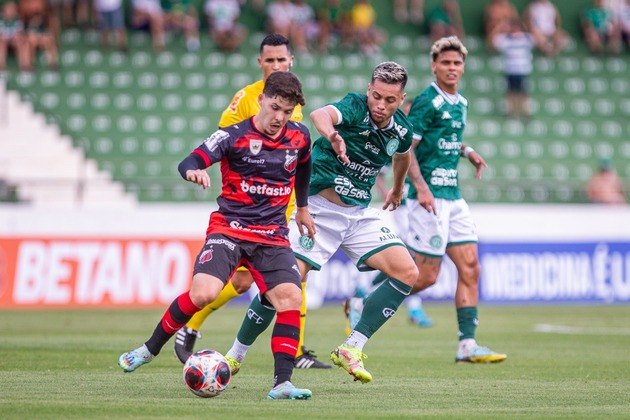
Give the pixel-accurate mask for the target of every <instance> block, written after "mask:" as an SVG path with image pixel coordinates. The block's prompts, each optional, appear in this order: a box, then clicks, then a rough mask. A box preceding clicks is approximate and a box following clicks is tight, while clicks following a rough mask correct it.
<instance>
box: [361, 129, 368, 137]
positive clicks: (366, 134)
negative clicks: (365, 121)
mask: <svg viewBox="0 0 630 420" xmlns="http://www.w3.org/2000/svg"><path fill="white" fill-rule="evenodd" d="M359 135H361V136H369V135H370V130H365V131H361V132H360V133H359Z"/></svg>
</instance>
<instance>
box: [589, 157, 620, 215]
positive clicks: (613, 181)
mask: <svg viewBox="0 0 630 420" xmlns="http://www.w3.org/2000/svg"><path fill="white" fill-rule="evenodd" d="M586 197H587V198H588V201H590V202H591V203H598V204H624V203H625V202H626V193H625V191H624V189H623V183H622V182H621V179H620V178H619V176H618V175H617V172H616V171H615V169H614V167H613V164H612V161H611V160H610V159H607V158H606V159H602V160H601V162H600V164H599V169H598V170H597V172H596V173H595V174H593V176H592V177H591V179H590V180H589V181H588V184H587V185H586Z"/></svg>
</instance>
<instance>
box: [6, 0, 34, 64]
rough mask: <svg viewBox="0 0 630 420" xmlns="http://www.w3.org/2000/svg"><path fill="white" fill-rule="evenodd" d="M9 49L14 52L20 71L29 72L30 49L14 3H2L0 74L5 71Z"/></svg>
mask: <svg viewBox="0 0 630 420" xmlns="http://www.w3.org/2000/svg"><path fill="white" fill-rule="evenodd" d="M10 49H12V50H13V51H14V52H15V55H16V57H17V61H18V66H19V67H20V70H23V71H30V70H31V60H30V47H29V45H28V40H27V37H26V32H25V31H24V23H23V22H22V21H21V20H20V18H19V16H18V7H17V4H16V3H15V2H14V1H8V2H6V3H4V4H3V5H2V13H1V14H0V72H4V71H5V70H6V66H7V55H8V53H9V50H10Z"/></svg>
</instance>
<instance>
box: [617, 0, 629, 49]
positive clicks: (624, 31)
mask: <svg viewBox="0 0 630 420" xmlns="http://www.w3.org/2000/svg"><path fill="white" fill-rule="evenodd" d="M616 17H617V22H618V25H619V32H620V35H621V40H622V41H623V43H624V44H625V45H626V48H628V49H630V0H625V1H624V2H623V3H622V4H621V5H620V6H619V9H617V12H616Z"/></svg>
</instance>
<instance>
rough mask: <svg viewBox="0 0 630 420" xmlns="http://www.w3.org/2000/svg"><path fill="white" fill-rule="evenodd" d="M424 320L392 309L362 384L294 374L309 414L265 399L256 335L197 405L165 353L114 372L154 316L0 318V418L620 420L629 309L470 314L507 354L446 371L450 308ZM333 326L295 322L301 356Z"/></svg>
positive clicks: (216, 320)
mask: <svg viewBox="0 0 630 420" xmlns="http://www.w3.org/2000/svg"><path fill="white" fill-rule="evenodd" d="M428 311H429V313H430V314H431V316H432V317H434V319H435V320H436V326H435V327H434V328H431V329H426V330H423V329H419V328H417V327H414V326H412V325H410V324H409V323H408V322H407V320H406V318H405V316H404V313H403V311H402V310H401V311H400V314H398V315H397V316H396V317H394V318H393V319H392V320H390V322H388V323H387V324H386V325H385V327H383V329H382V330H381V331H379V332H378V333H377V334H376V335H375V336H374V337H373V338H372V340H371V341H370V342H369V343H368V345H367V346H366V348H365V352H366V353H367V354H368V355H369V359H367V360H366V362H365V365H366V368H367V369H368V370H370V372H372V374H373V375H374V381H373V382H372V383H369V384H360V383H355V382H353V381H352V378H351V377H350V376H349V375H348V374H346V373H345V372H344V371H342V370H339V369H336V368H334V369H327V370H312V369H311V370H296V371H295V372H294V375H293V382H294V383H295V384H296V385H297V386H300V387H308V388H309V389H311V390H312V391H313V399H312V400H309V401H269V400H267V399H266V394H267V392H268V390H269V389H270V386H271V381H272V369H273V368H272V357H271V352H270V350H269V331H270V329H269V330H268V331H267V332H266V333H265V335H264V336H263V337H261V338H260V339H259V340H258V342H257V343H256V344H255V345H254V347H253V348H252V349H251V350H250V353H249V355H248V358H247V360H246V362H245V363H244V365H243V367H242V369H241V371H240V372H239V374H238V375H236V376H235V377H234V378H232V382H231V384H230V387H229V389H228V390H227V391H225V392H224V393H223V394H221V395H220V396H218V397H216V398H212V399H202V398H198V397H196V396H194V395H193V394H192V393H190V392H189V391H188V390H186V388H185V386H184V384H183V381H182V379H181V364H180V363H179V362H178V361H177V359H176V358H175V356H174V355H173V352H172V341H171V342H169V343H168V344H167V345H166V347H165V348H164V350H163V351H162V353H161V354H160V356H159V357H158V358H157V359H155V360H154V361H153V362H152V363H151V364H150V365H147V366H143V367H142V368H140V369H139V370H138V371H137V372H134V373H129V374H125V373H123V372H122V371H121V370H120V368H119V367H118V366H117V358H118V356H119V354H120V353H122V352H123V351H125V350H128V349H130V348H133V347H136V346H137V345H139V344H140V343H141V342H142V341H144V340H145V339H146V338H148V335H149V334H150V333H151V331H152V330H153V328H154V326H155V324H156V323H157V321H158V319H159V317H160V316H161V314H162V310H158V309H148V310H120V309H116V310H77V311H61V310H60V311H0V418H3V419H7V418H26V417H31V418H96V417H98V418H106V417H107V418H131V417H133V418H159V417H173V418H202V417H205V418H250V419H251V418H256V419H263V418H304V419H307V418H308V419H311V418H327V419H332V418H359V417H361V418H416V417H421V416H428V417H458V418H463V417H466V418H513V417H525V418H541V417H544V418H559V417H572V418H598V417H601V418H604V417H618V418H621V417H625V418H630V403H629V399H628V396H629V395H630V358H629V357H628V348H630V326H628V320H630V306H628V305H625V306H624V305H613V306H584V305H577V306H489V307H482V308H481V309H480V320H481V325H480V327H479V329H478V332H477V339H478V341H479V342H480V344H482V345H487V346H490V347H491V348H493V349H495V350H497V351H502V352H506V353H507V354H508V359H507V361H505V362H504V363H500V364H495V365H456V364H455V363H454V362H453V360H454V355H455V346H456V331H457V328H456V322H455V311H454V309H453V307H452V305H450V304H434V303H429V304H428ZM244 312H245V308H244V307H243V306H228V307H226V308H224V309H222V310H221V311H220V312H217V313H216V314H213V315H212V316H211V317H210V318H208V320H207V321H206V323H205V325H204V327H203V329H202V333H203V334H204V335H203V338H202V339H201V340H199V341H198V345H197V347H196V348H197V349H201V348H215V349H217V350H219V351H221V352H225V351H226V350H227V349H228V348H229V346H230V345H231V343H232V341H233V339H234V335H235V333H236V331H237V329H238V326H239V325H240V321H241V319H242V316H243V314H244ZM543 324H544V325H546V327H545V326H544V325H543ZM343 325H344V321H343V318H342V312H341V308H340V306H337V305H333V306H326V307H324V308H321V309H316V310H311V311H309V315H308V318H307V344H308V347H309V348H311V349H313V350H316V351H317V352H318V354H319V356H320V358H321V359H323V360H327V359H328V352H329V351H330V350H331V349H332V348H334V347H335V346H337V345H338V344H340V343H341V342H342V341H343V339H344V335H343ZM541 325H543V326H542V327H541ZM540 330H544V331H547V332H541V331H540ZM554 331H555V332H554Z"/></svg>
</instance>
